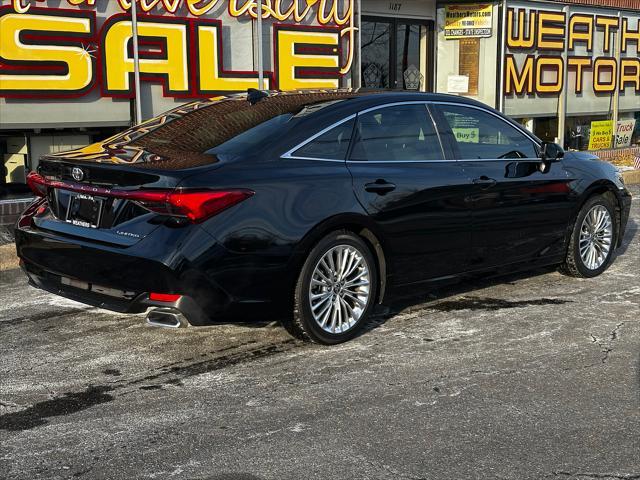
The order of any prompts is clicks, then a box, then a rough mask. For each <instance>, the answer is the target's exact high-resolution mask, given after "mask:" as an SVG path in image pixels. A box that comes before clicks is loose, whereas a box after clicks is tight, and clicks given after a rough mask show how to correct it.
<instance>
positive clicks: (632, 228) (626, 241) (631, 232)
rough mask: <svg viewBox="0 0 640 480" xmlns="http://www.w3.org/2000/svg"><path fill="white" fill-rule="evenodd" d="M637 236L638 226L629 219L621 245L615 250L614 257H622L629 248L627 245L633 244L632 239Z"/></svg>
mask: <svg viewBox="0 0 640 480" xmlns="http://www.w3.org/2000/svg"><path fill="white" fill-rule="evenodd" d="M637 235H638V224H637V223H636V221H635V220H634V219H633V218H629V222H628V223H627V229H626V231H625V233H624V238H623V240H622V245H621V246H620V248H618V249H616V251H615V253H614V254H615V256H616V257H617V256H619V255H624V254H625V253H626V251H627V249H628V248H629V245H631V244H632V243H633V239H634V238H636V236H637Z"/></svg>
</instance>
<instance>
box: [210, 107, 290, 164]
mask: <svg viewBox="0 0 640 480" xmlns="http://www.w3.org/2000/svg"><path fill="white" fill-rule="evenodd" d="M292 118H293V115H292V114H290V113H285V114H283V115H278V116H277V117H273V118H271V119H269V120H267V121H266V122H262V123H260V124H258V125H256V126H255V127H253V128H250V129H249V130H245V131H244V132H242V133H240V134H239V135H236V136H235V137H232V138H230V139H229V140H227V141H226V142H223V143H221V144H220V145H218V146H217V147H214V148H211V149H209V150H207V153H210V154H214V155H220V154H225V153H226V154H230V153H231V154H232V153H241V152H250V151H252V150H254V151H255V149H260V148H264V147H266V146H267V145H269V144H270V143H271V141H272V140H273V139H275V138H278V134H279V133H281V132H282V131H283V130H284V129H285V128H287V129H288V126H287V123H288V122H289V121H290V120H291V119H292Z"/></svg>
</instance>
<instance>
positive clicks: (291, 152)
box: [280, 113, 357, 162]
mask: <svg viewBox="0 0 640 480" xmlns="http://www.w3.org/2000/svg"><path fill="white" fill-rule="evenodd" d="M356 115H357V114H356V113H354V114H351V115H349V116H348V117H345V118H343V119H341V120H338V121H337V122H335V123H332V124H331V125H329V126H328V127H326V128H323V129H322V130H320V131H319V132H318V133H316V134H314V135H312V136H311V137H309V138H307V139H306V140H304V141H303V142H301V143H299V144H298V145H296V146H295V147H293V148H292V149H291V150H288V151H286V152H285V153H283V154H282V155H280V158H295V159H298V160H319V161H322V162H327V161H328V162H344V161H345V160H344V159H342V160H340V159H337V158H312V157H298V156H296V155H294V152H295V151H296V150H299V149H301V148H302V147H304V146H305V145H307V144H308V143H311V142H312V141H313V140H315V139H316V138H318V137H319V136H321V135H324V134H325V133H327V132H328V131H329V130H332V129H334V128H336V127H338V126H340V125H342V124H343V123H345V122H348V121H350V120H353V119H354V118H356Z"/></svg>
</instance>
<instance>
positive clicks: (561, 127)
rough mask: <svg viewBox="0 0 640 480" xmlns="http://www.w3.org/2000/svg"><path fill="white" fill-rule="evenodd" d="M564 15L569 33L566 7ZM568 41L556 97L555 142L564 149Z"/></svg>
mask: <svg viewBox="0 0 640 480" xmlns="http://www.w3.org/2000/svg"><path fill="white" fill-rule="evenodd" d="M562 11H563V12H564V13H565V16H566V20H565V31H566V32H568V31H569V21H570V17H571V15H570V14H571V11H570V7H569V6H566V7H564V8H563V9H562ZM568 58H569V40H568V39H567V40H565V44H564V52H562V64H563V65H564V66H563V68H562V91H561V92H560V96H559V97H558V132H557V136H556V142H557V143H559V144H560V145H562V148H564V141H565V136H566V129H567V106H568V97H569V85H568V83H569V60H568Z"/></svg>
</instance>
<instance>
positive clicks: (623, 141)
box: [616, 119, 636, 148]
mask: <svg viewBox="0 0 640 480" xmlns="http://www.w3.org/2000/svg"><path fill="white" fill-rule="evenodd" d="M635 128H636V121H635V119H632V120H618V125H617V127H616V148H622V147H629V146H631V137H632V136H633V131H634V130H635Z"/></svg>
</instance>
